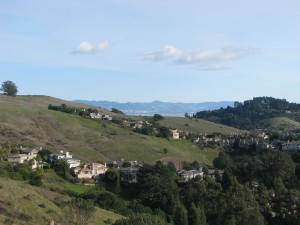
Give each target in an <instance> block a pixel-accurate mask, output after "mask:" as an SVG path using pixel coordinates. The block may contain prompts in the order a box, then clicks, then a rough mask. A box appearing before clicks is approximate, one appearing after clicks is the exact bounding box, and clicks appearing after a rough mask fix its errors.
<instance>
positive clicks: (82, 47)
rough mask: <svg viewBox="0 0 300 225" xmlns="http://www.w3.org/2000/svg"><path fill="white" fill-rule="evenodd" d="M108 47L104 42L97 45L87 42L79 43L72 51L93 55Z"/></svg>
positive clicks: (106, 42)
mask: <svg viewBox="0 0 300 225" xmlns="http://www.w3.org/2000/svg"><path fill="white" fill-rule="evenodd" d="M108 47H109V43H108V41H104V42H101V43H99V44H98V45H93V44H91V43H90V42H88V41H83V42H81V43H80V44H79V45H78V46H77V47H76V48H75V49H74V51H73V53H85V54H89V53H95V52H99V51H103V50H104V49H107V48H108Z"/></svg>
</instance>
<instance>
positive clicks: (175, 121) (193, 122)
mask: <svg viewBox="0 0 300 225" xmlns="http://www.w3.org/2000/svg"><path fill="white" fill-rule="evenodd" d="M159 123H160V124H161V125H163V126H166V127H170V128H177V129H179V130H180V131H185V132H193V133H212V132H219V133H222V134H229V133H239V132H241V130H238V129H236V128H233V127H228V126H226V125H221V124H217V123H213V122H209V121H207V120H201V119H194V118H192V119H188V118H181V117H165V119H163V120H160V121H159Z"/></svg>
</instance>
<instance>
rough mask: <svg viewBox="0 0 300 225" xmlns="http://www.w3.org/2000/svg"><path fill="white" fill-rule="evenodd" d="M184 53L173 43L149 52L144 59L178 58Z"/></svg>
mask: <svg viewBox="0 0 300 225" xmlns="http://www.w3.org/2000/svg"><path fill="white" fill-rule="evenodd" d="M182 55H183V53H182V52H181V51H180V50H178V49H177V48H175V47H174V46H171V45H166V46H165V47H163V49H162V50H160V51H157V52H152V53H149V54H147V55H146V56H145V57H144V59H145V60H149V61H155V62H157V61H161V60H168V59H178V58H179V57H181V56H182Z"/></svg>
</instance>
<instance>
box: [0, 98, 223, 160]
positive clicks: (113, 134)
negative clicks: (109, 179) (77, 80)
mask: <svg viewBox="0 0 300 225" xmlns="http://www.w3.org/2000/svg"><path fill="white" fill-rule="evenodd" d="M62 103H64V104H66V105H67V106H73V107H85V108H88V106H84V105H80V104H77V103H74V102H67V101H63V100H60V99H56V98H51V97H47V96H17V97H15V98H14V97H9V96H4V95H0V122H1V127H0V142H3V141H10V142H11V143H13V144H19V145H23V146H33V147H36V146H42V147H44V148H47V149H50V150H53V151H58V150H70V151H71V152H72V154H74V155H75V157H77V158H79V159H81V160H83V161H98V160H99V161H104V160H109V159H130V160H132V159H136V160H144V161H154V160H158V159H174V160H176V159H180V160H189V161H191V160H198V161H199V162H206V163H211V161H212V159H213V158H214V157H215V156H216V155H217V151H212V152H211V151H209V152H206V151H201V150H199V148H198V147H197V146H196V145H194V144H193V143H190V142H187V141H168V140H165V139H160V138H155V137H150V136H144V135H140V134H136V133H133V132H131V131H128V130H126V129H122V128H119V127H117V126H114V125H112V124H109V123H102V122H97V121H93V120H90V119H85V118H83V117H80V116H77V115H71V114H66V113H62V112H58V111H53V110H48V109H47V106H48V104H52V105H61V104H62ZM102 113H106V114H110V115H113V116H114V114H112V113H109V112H107V111H104V110H103V111H102ZM172 127H173V125H172ZM217 131H218V130H217ZM165 148H166V149H167V150H168V151H167V153H164V149H165Z"/></svg>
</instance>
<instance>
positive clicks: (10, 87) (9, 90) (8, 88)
mask: <svg viewBox="0 0 300 225" xmlns="http://www.w3.org/2000/svg"><path fill="white" fill-rule="evenodd" d="M0 90H1V91H3V92H4V94H5V95H9V96H16V95H17V93H18V87H17V85H16V84H15V83H14V82H12V81H10V80H7V81H4V82H3V83H2V87H1V89H0Z"/></svg>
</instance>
